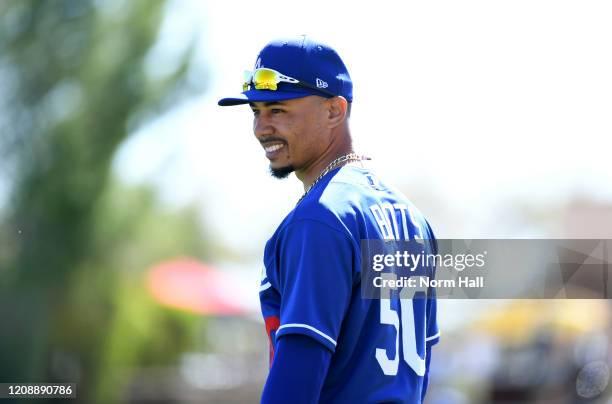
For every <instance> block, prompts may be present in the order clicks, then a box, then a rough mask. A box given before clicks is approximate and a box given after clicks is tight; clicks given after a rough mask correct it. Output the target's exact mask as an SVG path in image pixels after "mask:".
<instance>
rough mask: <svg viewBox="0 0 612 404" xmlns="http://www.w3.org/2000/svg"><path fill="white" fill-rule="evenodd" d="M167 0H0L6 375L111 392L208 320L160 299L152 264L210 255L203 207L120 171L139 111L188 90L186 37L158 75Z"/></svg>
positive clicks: (1, 342)
mask: <svg viewBox="0 0 612 404" xmlns="http://www.w3.org/2000/svg"><path fill="white" fill-rule="evenodd" d="M165 7H166V5H165V2H164V1H160V0H129V1H117V0H113V1H93V0H78V1H73V0H44V1H39V0H9V1H3V2H1V3H0V110H2V111H3V112H2V114H1V116H0V189H1V190H3V191H2V192H6V193H7V194H6V195H2V198H0V203H2V204H3V205H2V206H1V207H2V210H1V211H0V321H1V323H0V382H35V381H46V382H78V384H79V391H78V396H79V401H82V402H100V403H102V402H104V403H107V402H115V401H117V400H118V398H119V397H120V396H121V395H122V393H121V387H122V385H125V384H126V383H127V382H128V381H129V372H130V369H134V368H136V367H138V366H151V365H164V364H168V363H172V362H173V361H175V360H176V357H177V355H178V354H179V353H180V352H182V351H183V350H185V349H186V347H188V346H192V344H193V343H194V342H193V341H194V335H195V334H194V333H196V332H197V327H200V326H201V322H200V321H199V319H197V318H196V317H195V316H190V315H186V314H183V313H178V312H175V311H171V310H168V309H164V308H161V307H159V306H158V305H156V304H155V303H154V302H153V301H152V300H151V298H150V297H149V295H148V294H147V291H146V289H145V285H144V271H145V270H146V269H147V268H148V267H150V266H151V265H152V264H154V263H156V262H159V261H160V260H164V259H169V258H173V257H175V256H177V255H192V256H197V257H206V256H207V250H206V245H207V243H206V241H205V240H203V237H202V235H201V234H200V230H199V228H198V226H197V223H198V220H197V215H196V214H195V211H194V210H190V209H187V210H183V211H181V212H170V211H167V210H165V209H164V208H162V207H160V206H159V204H158V203H157V202H156V199H155V197H154V194H153V193H152V191H150V190H147V189H146V188H129V187H127V186H125V185H122V184H121V183H120V182H119V181H118V180H116V179H114V178H113V175H112V170H111V161H112V158H113V156H114V153H115V152H116V150H117V148H118V147H119V146H120V144H121V143H122V142H123V141H124V140H125V138H126V137H127V136H128V135H129V132H130V131H131V130H133V129H134V126H135V125H138V124H139V123H142V122H140V121H142V117H143V116H154V115H156V114H160V113H161V112H163V110H164V109H165V108H167V106H169V105H171V104H172V103H174V102H176V101H177V99H178V98H180V97H181V96H184V95H185V94H186V93H188V90H189V89H188V85H187V84H186V80H185V76H186V72H187V70H188V68H189V66H190V62H191V59H192V58H191V56H192V55H191V50H192V49H193V47H191V48H189V49H188V50H187V51H186V52H185V54H184V55H183V58H182V60H181V61H180V63H177V64H176V66H177V67H176V69H175V70H174V71H172V72H169V73H168V74H166V75H165V76H163V77H156V78H155V79H153V78H152V77H150V76H149V75H148V74H147V69H146V65H147V63H150V60H148V57H149V56H150V53H151V49H152V48H153V46H154V45H155V43H156V39H157V35H158V31H159V27H160V24H161V22H162V18H163V11H164V9H165Z"/></svg>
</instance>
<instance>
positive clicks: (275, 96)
mask: <svg viewBox="0 0 612 404" xmlns="http://www.w3.org/2000/svg"><path fill="white" fill-rule="evenodd" d="M309 95H315V94H314V93H313V92H310V91H308V90H307V89H305V90H302V89H296V90H295V91H271V90H248V91H244V92H243V93H242V94H239V95H237V96H235V97H228V98H222V99H220V100H219V102H218V104H219V105H220V106H222V107H227V106H231V105H240V104H248V103H249V102H272V101H283V100H293V99H296V98H302V97H307V96H309Z"/></svg>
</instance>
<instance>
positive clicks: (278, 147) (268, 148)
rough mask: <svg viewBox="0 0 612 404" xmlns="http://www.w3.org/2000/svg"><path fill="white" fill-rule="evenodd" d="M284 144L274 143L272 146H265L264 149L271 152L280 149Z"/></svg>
mask: <svg viewBox="0 0 612 404" xmlns="http://www.w3.org/2000/svg"><path fill="white" fill-rule="evenodd" d="M283 146H284V145H282V144H274V145H272V146H267V147H264V150H265V151H266V152H267V153H271V152H273V151H277V150H278V149H280V148H281V147H283Z"/></svg>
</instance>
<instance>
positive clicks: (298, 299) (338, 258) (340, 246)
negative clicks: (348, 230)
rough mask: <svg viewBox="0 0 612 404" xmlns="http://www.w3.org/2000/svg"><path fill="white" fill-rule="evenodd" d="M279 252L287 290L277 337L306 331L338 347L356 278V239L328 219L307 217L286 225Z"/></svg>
mask: <svg viewBox="0 0 612 404" xmlns="http://www.w3.org/2000/svg"><path fill="white" fill-rule="evenodd" d="M276 254H277V268H278V280H279V282H278V284H279V289H280V295H281V307H280V326H279V327H278V329H277V331H276V338H277V339H278V338H282V336H283V335H288V334H302V335H306V336H308V337H311V338H314V339H315V340H316V341H318V342H320V343H321V344H323V345H324V346H325V347H327V348H328V349H329V350H330V351H331V352H334V351H335V349H336V341H337V339H338V335H339V333H340V327H341V324H342V320H343V318H344V315H345V312H346V310H347V307H348V304H349V301H350V296H351V290H352V284H353V268H354V267H355V266H354V265H355V260H356V254H355V248H354V247H353V244H352V242H351V239H350V238H349V237H348V235H346V234H345V233H343V232H342V231H340V230H337V229H335V228H333V227H331V226H329V225H327V224H325V223H323V222H318V221H314V220H301V221H299V222H296V223H292V224H291V225H289V226H287V227H286V228H285V229H284V231H283V234H282V236H281V238H280V242H279V243H278V244H277V249H276Z"/></svg>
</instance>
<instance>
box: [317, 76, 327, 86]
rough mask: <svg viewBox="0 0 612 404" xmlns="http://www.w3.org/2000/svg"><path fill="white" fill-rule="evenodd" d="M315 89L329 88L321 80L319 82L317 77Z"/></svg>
mask: <svg viewBox="0 0 612 404" xmlns="http://www.w3.org/2000/svg"><path fill="white" fill-rule="evenodd" d="M317 87H318V88H327V87H329V86H328V85H327V82H325V81H323V80H321V79H320V78H318V77H317Z"/></svg>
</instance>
